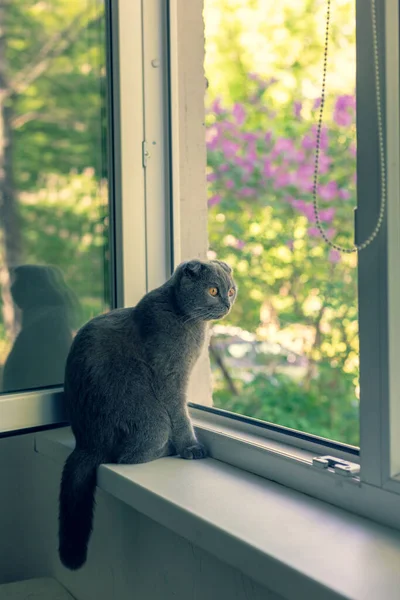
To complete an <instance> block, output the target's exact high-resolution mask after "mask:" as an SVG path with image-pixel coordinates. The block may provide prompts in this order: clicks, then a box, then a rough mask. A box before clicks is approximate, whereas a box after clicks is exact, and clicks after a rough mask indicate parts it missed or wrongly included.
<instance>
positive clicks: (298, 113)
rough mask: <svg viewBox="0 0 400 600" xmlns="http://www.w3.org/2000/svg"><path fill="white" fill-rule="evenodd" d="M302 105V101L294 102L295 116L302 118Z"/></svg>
mask: <svg viewBox="0 0 400 600" xmlns="http://www.w3.org/2000/svg"><path fill="white" fill-rule="evenodd" d="M302 107H303V105H302V103H301V102H294V104H293V113H294V116H295V117H296V118H297V119H300V118H301V109H302Z"/></svg>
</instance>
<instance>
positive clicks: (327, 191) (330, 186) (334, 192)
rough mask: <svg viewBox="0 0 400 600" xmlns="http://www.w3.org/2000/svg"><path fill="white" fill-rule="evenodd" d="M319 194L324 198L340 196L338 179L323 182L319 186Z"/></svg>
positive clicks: (330, 198)
mask: <svg viewBox="0 0 400 600" xmlns="http://www.w3.org/2000/svg"><path fill="white" fill-rule="evenodd" d="M318 194H319V196H320V197H321V198H322V200H328V201H329V200H333V199H334V198H337V196H338V186H337V183H336V181H330V182H329V183H326V184H322V185H320V186H319V188H318Z"/></svg>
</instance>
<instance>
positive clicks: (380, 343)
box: [356, 0, 388, 486]
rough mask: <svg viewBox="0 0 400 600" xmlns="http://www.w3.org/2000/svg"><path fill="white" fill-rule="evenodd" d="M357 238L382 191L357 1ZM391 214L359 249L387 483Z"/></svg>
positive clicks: (366, 360)
mask: <svg viewBox="0 0 400 600" xmlns="http://www.w3.org/2000/svg"><path fill="white" fill-rule="evenodd" d="M356 6H357V11H356V28H357V29H356V31H357V177H358V178H357V187H358V209H357V223H356V236H357V241H358V243H359V242H360V241H363V240H365V239H366V238H368V236H369V235H370V234H371V232H372V231H373V229H374V227H375V224H376V222H377V218H378V213H379V204H380V195H381V186H380V176H379V148H378V125H377V108H376V107H377V105H376V88H375V73H374V57H373V39H372V26H371V10H370V6H369V5H368V7H366V6H365V2H364V1H363V0H357V5H356ZM376 8H377V18H378V37H379V60H380V76H381V102H382V111H383V113H384V110H385V72H384V53H385V43H384V8H385V7H384V0H376ZM386 226H387V222H386V218H385V220H384V223H383V226H382V229H381V231H380V233H379V235H378V237H377V239H376V240H375V241H374V242H373V243H372V244H371V245H370V246H368V248H366V249H365V250H363V251H362V252H360V253H359V267H358V286H359V289H358V295H359V328H360V390H361V392H360V447H361V478H362V481H363V482H365V483H370V484H372V485H375V486H381V485H382V465H383V460H384V446H383V444H382V439H383V435H382V434H383V431H384V427H385V424H384V420H383V419H384V415H386V414H387V409H388V407H387V397H388V389H387V388H388V386H387V383H388V377H387V376H388V371H387V364H388V361H387V294H386V290H387V269H386V267H387V247H386V237H387V236H386Z"/></svg>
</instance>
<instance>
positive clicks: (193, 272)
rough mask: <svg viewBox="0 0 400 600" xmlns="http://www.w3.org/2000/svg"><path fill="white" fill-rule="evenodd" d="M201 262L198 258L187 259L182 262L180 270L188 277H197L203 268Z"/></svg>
mask: <svg viewBox="0 0 400 600" xmlns="http://www.w3.org/2000/svg"><path fill="white" fill-rule="evenodd" d="M203 266H204V265H203V263H202V262H201V261H200V260H189V261H187V262H185V263H183V264H182V271H183V273H184V274H185V275H187V276H188V277H192V278H195V277H198V276H199V275H200V273H201V271H202V269H203Z"/></svg>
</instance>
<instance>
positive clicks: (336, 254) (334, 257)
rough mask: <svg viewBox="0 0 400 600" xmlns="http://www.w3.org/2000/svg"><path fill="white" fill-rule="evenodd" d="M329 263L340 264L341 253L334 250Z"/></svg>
mask: <svg viewBox="0 0 400 600" xmlns="http://www.w3.org/2000/svg"><path fill="white" fill-rule="evenodd" d="M329 261H330V262H331V263H333V264H336V263H338V262H339V261H340V252H339V251H338V250H334V249H333V248H332V250H330V251H329Z"/></svg>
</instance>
